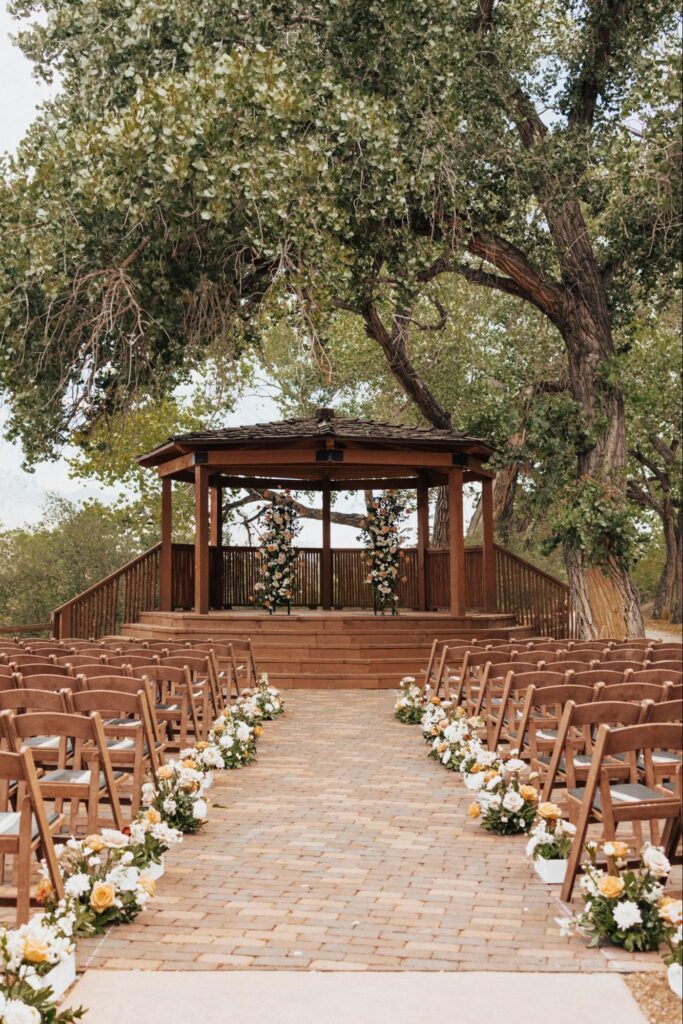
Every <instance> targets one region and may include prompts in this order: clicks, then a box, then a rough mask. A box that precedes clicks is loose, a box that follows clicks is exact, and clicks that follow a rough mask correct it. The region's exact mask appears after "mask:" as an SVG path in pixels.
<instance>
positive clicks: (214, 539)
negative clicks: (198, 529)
mask: <svg viewBox="0 0 683 1024" xmlns="http://www.w3.org/2000/svg"><path fill="white" fill-rule="evenodd" d="M210 499H211V501H210V503H211V528H210V535H209V543H210V545H211V547H212V549H213V550H212V552H211V595H212V601H211V603H212V604H213V606H214V608H222V607H223V488H222V487H218V486H214V487H211V489H210Z"/></svg>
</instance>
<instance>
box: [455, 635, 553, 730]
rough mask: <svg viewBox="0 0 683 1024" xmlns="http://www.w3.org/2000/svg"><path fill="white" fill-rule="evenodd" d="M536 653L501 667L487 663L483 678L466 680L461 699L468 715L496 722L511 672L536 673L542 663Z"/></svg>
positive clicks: (500, 665)
mask: <svg viewBox="0 0 683 1024" xmlns="http://www.w3.org/2000/svg"><path fill="white" fill-rule="evenodd" d="M533 654H534V652H532V651H527V652H526V657H525V658H523V659H522V658H520V660H519V661H504V662H502V663H501V664H499V665H492V664H491V663H490V662H487V664H486V665H484V671H483V673H482V675H481V678H476V677H474V678H472V677H469V676H468V678H467V679H466V680H465V685H464V692H463V694H462V697H461V699H460V703H461V704H462V705H463V707H464V708H465V710H466V711H467V714H468V715H476V716H482V717H484V718H485V719H488V718H491V719H492V720H495V718H496V717H497V715H498V708H499V706H500V702H501V699H502V697H503V692H504V690H505V680H506V679H507V677H508V675H509V674H510V672H517V673H523V672H536V671H537V669H538V667H539V665H542V664H543V662H542V661H538V662H537V661H536V660H535V658H534V657H533Z"/></svg>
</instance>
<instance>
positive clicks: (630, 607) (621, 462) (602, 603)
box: [560, 243, 645, 639]
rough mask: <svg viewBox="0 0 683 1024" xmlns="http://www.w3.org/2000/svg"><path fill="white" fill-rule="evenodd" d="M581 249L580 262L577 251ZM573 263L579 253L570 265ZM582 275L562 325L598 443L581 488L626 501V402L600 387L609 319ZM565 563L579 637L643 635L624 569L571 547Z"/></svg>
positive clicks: (582, 462)
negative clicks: (592, 483)
mask: <svg viewBox="0 0 683 1024" xmlns="http://www.w3.org/2000/svg"><path fill="white" fill-rule="evenodd" d="M577 248H578V250H579V254H580V249H581V246H580V244H578V243H577ZM576 256H577V253H576V252H574V253H573V255H572V259H575V258H576ZM591 262H593V261H592V259H591ZM582 269H583V270H584V273H583V275H578V277H579V283H578V284H577V289H576V294H574V295H572V297H571V298H567V300H566V302H565V308H564V315H563V318H562V323H561V324H560V330H561V332H562V335H563V337H564V340H565V344H566V346H567V353H568V357H569V358H568V363H569V380H570V385H571V390H572V394H573V397H574V398H575V399H576V401H577V402H578V404H579V406H580V408H581V412H582V414H583V417H584V426H585V427H586V429H587V431H588V432H591V433H594V434H595V437H596V441H595V443H594V445H593V446H592V447H590V448H588V449H587V450H585V451H582V452H581V453H580V454H579V456H578V460H577V483H579V484H580V482H581V481H582V480H583V479H584V478H586V477H590V478H592V479H595V480H598V481H600V482H602V483H603V484H605V486H607V487H610V488H612V489H613V490H614V489H618V488H621V489H622V490H623V493H624V497H625V496H626V483H625V473H624V468H625V465H626V429H625V416H624V399H623V395H622V393H621V390H620V389H619V388H618V387H617V386H615V385H614V384H612V383H609V382H606V381H603V380H601V370H603V369H604V367H605V364H606V363H607V362H608V360H609V359H610V358H611V357H612V356H613V354H614V346H613V343H612V333H611V326H610V319H609V313H608V310H607V303H606V300H605V293H604V288H603V286H602V280H601V279H600V277H599V275H597V274H596V275H592V274H591V272H590V268H586V267H585V265H584V267H583V268H582ZM622 478H623V482H622ZM564 558H565V565H566V569H567V577H568V579H569V586H570V591H571V598H572V604H573V606H574V610H575V614H576V629H577V634H578V636H580V637H584V638H585V639H591V638H594V637H618V638H621V637H625V636H634V637H637V636H644V635H645V628H644V625H643V617H642V614H641V611H640V605H639V598H638V593H637V591H636V588H635V586H634V585H633V582H632V580H631V577H630V575H629V573H628V570H627V569H625V568H624V567H623V566H622V565H620V564H619V563H618V562H617V561H616V560H615V559H614V558H613V557H611V556H609V557H606V559H605V562H604V567H597V566H594V565H589V564H588V561H587V559H586V557H585V555H584V553H583V551H582V550H581V549H580V548H579V547H578V546H576V547H574V546H572V545H571V544H570V543H569V542H567V543H565V545H564Z"/></svg>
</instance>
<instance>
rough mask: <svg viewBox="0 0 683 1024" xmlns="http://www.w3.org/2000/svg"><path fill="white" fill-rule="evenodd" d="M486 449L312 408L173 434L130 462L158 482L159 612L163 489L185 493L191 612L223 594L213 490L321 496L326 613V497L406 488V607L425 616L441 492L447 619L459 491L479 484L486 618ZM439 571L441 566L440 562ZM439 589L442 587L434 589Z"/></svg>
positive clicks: (460, 549) (459, 604)
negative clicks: (433, 497) (310, 412)
mask: <svg viewBox="0 0 683 1024" xmlns="http://www.w3.org/2000/svg"><path fill="white" fill-rule="evenodd" d="M492 451H493V449H492V447H491V445H490V444H488V443H487V442H486V441H482V440H480V439H479V438H474V437H467V436H465V435H463V434H459V433H457V432H455V431H450V430H439V429H436V428H421V427H406V426H400V425H394V424H388V423H377V422H374V421H371V420H360V419H347V418H342V417H336V416H335V414H334V411H333V410H332V409H318V410H317V411H316V413H315V415H314V416H313V417H310V418H302V419H286V420H282V421H280V422H275V423H261V424H255V425H252V426H240V427H228V428H225V429H222V430H213V431H205V432H201V433H193V434H178V435H176V436H174V437H171V438H169V439H168V441H166V442H165V443H164V444H162V445H159V447H157V448H155V449H154V450H153V451H151V452H148V453H147V454H146V455H143V456H142V457H141V458H140V459H139V460H138V462H139V464H140V465H141V466H144V467H150V468H155V469H156V470H157V472H158V474H159V476H160V478H161V487H162V525H161V550H160V562H159V609H160V611H172V610H173V606H174V594H175V593H177V589H178V588H177V585H176V584H177V581H174V578H173V577H174V571H175V572H178V567H177V564H176V568H175V570H174V545H173V537H172V525H171V523H172V482H173V481H174V480H177V481H183V482H185V483H191V484H193V485H194V494H195V543H194V559H193V562H194V566H193V576H194V611H195V612H196V613H198V614H202V615H203V614H207V613H208V611H209V608H210V607H211V606H212V604H213V606H214V607H216V606H217V605H216V602H212V600H211V596H212V595H215V594H222V593H223V586H222V583H223V581H222V579H215V578H212V575H213V576H215V575H217V574H219V575H221V576H222V574H223V573H224V572H225V567H224V562H223V559H222V557H221V558H219V559H215V558H212V549H213V550H214V551H215V550H216V549H217V550H218V551H219V552H221V551H222V547H223V522H222V505H223V501H222V492H223V490H224V489H225V488H242V487H244V488H254V489H258V490H263V489H280V488H289V489H292V490H295V489H299V490H314V491H320V492H321V494H322V548H321V549H320V557H319V560H318V562H317V563H316V566H318V567H319V577H320V578H319V590H318V592H317V593H318V594H319V598H320V602H319V603H320V605H321V606H322V608H323V610H326V609H332V608H333V607H334V606H335V596H334V580H333V574H334V568H333V551H332V547H331V543H330V511H331V494H332V492H333V491H345V490H365V489H369V488H402V489H403V488H414V489H415V491H416V493H417V546H416V549H415V557H414V572H415V577H416V580H415V582H416V591H415V596H416V608H417V609H418V610H420V611H427V610H429V593H430V580H429V571H430V570H429V565H430V559H429V557H428V556H429V488H430V487H445V488H447V492H448V505H449V551H448V558H447V568H445V571H446V573H447V590H448V598H449V602H448V603H449V606H450V612H451V614H452V615H454V616H463V615H465V612H466V565H465V562H466V558H465V543H464V530H463V525H464V524H463V485H464V484H465V483H467V482H470V481H479V482H481V488H482V522H483V543H482V548H481V562H480V565H481V587H480V593H481V609H480V610H481V611H483V612H489V613H495V611H496V562H495V557H496V553H495V546H494V535H493V480H494V473H493V472H491V471H490V470H488V469H486V468H485V464H486V462H487V460H488V459H489V458H490V456H491V454H492ZM444 567H445V563H444ZM444 582H446V581H444Z"/></svg>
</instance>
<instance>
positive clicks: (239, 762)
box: [207, 705, 261, 768]
mask: <svg viewBox="0 0 683 1024" xmlns="http://www.w3.org/2000/svg"><path fill="white" fill-rule="evenodd" d="M242 708H244V705H243V706H242ZM259 711H260V709H259ZM239 716H240V707H236V706H235V705H233V706H232V707H230V708H225V709H224V710H223V711H222V712H221V714H220V715H219V716H218V718H217V719H216V720H215V721H214V723H213V725H212V726H211V729H210V731H209V735H208V737H207V740H208V742H209V744H211V745H215V746H216V747H218V750H219V751H220V755H221V757H222V759H223V765H224V767H225V768H242V767H243V766H244V765H245V764H249V763H250V762H251V761H253V760H254V758H255V757H256V740H257V738H258V736H259V735H260V732H261V726H259V725H249V723H248V722H247V721H245V720H244V719H242V718H240V717H239ZM259 717H260V715H259Z"/></svg>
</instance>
